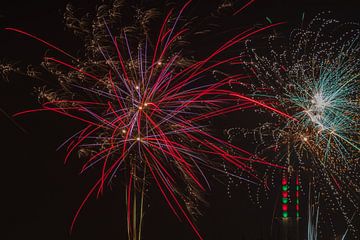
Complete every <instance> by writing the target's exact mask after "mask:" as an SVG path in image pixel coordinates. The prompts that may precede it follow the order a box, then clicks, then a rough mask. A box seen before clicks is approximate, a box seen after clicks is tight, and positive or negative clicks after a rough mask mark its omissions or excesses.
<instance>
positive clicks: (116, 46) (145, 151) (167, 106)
mask: <svg viewBox="0 0 360 240" xmlns="http://www.w3.org/2000/svg"><path fill="white" fill-rule="evenodd" d="M189 4H190V1H189V2H187V3H186V4H185V5H184V6H183V7H182V8H181V9H179V10H178V11H175V10H170V11H169V12H168V13H167V14H166V15H165V16H162V14H161V12H159V11H157V10H156V9H153V8H151V9H139V8H136V7H129V5H128V4H125V2H124V1H114V2H113V3H112V4H111V5H105V4H104V5H101V6H99V7H98V9H97V12H96V15H95V16H94V17H90V16H87V17H80V18H78V17H76V14H75V10H74V8H73V7H72V6H70V5H69V6H68V7H67V11H66V13H65V21H66V24H67V26H68V28H69V29H70V30H72V31H73V32H74V33H75V34H76V35H78V36H80V37H82V39H83V40H84V44H85V47H84V53H83V56H82V57H74V56H72V55H71V54H69V53H67V52H65V51H64V50H62V49H60V48H58V47H56V46H55V45H53V44H51V43H48V42H46V41H45V40H43V39H41V38H39V37H36V36H34V35H32V34H30V33H27V32H25V31H22V30H20V29H15V28H7V30H9V31H15V32H18V33H21V34H24V35H27V36H29V37H31V38H34V39H36V40H38V41H40V42H42V43H43V44H45V45H47V46H48V47H50V48H51V49H53V50H56V51H57V52H60V53H62V54H63V55H64V56H63V57H67V59H66V60H61V59H60V58H55V57H50V56H46V57H45V60H44V63H43V66H44V68H45V70H46V71H45V72H46V74H47V75H50V76H51V77H52V78H54V77H55V83H54V82H52V83H51V84H49V85H50V86H51V88H46V87H40V88H38V93H39V99H40V100H41V102H42V107H41V109H34V110H28V111H24V112H21V113H17V114H15V115H16V116H18V115H22V114H25V113H30V112H38V111H52V112H55V113H57V114H60V115H64V116H67V117H70V118H73V119H76V120H78V121H80V122H82V123H83V124H84V128H83V129H82V130H80V131H78V132H76V133H75V134H74V135H73V136H72V137H70V138H69V139H68V140H67V141H66V142H65V143H64V144H63V145H62V146H66V148H67V154H66V157H65V162H66V161H67V160H68V159H69V158H70V156H71V154H72V153H74V152H75V151H78V153H79V155H80V156H82V157H84V158H85V159H86V160H85V161H84V164H83V167H82V170H81V172H83V171H85V170H87V169H89V168H92V167H93V166H96V165H97V166H98V167H99V169H100V173H99V179H98V181H97V182H96V183H95V184H94V186H93V187H92V188H91V190H90V191H89V193H88V195H87V196H86V197H85V199H84V201H83V202H82V203H81V205H80V208H79V210H78V211H77V212H76V215H75V218H74V221H73V223H72V226H71V228H73V225H74V223H75V220H76V219H77V217H78V215H79V213H80V210H81V209H82V208H83V206H84V204H85V203H86V201H87V200H88V199H89V198H90V196H92V195H100V194H102V192H103V190H104V186H105V185H106V184H110V183H111V182H112V180H113V178H114V177H115V176H117V178H122V179H123V182H124V183H125V196H126V203H127V225H128V236H129V239H141V224H142V218H143V210H144V195H145V191H147V189H148V188H149V187H150V186H151V185H152V183H154V184H155V185H156V186H157V188H158V190H159V191H160V192H161V194H162V196H163V197H164V199H165V201H166V202H167V204H168V206H169V207H170V209H171V210H172V211H173V213H174V214H175V215H176V216H177V217H178V218H179V219H181V218H185V219H186V220H187V222H188V223H189V225H190V226H191V227H192V229H193V230H194V231H195V233H196V234H197V236H198V237H199V238H201V236H200V234H199V232H198V230H197V228H196V227H195V225H194V223H193V221H194V219H195V218H196V216H198V215H199V214H200V212H199V209H198V207H199V203H201V202H202V201H203V200H202V193H203V192H204V191H205V189H206V188H207V185H209V184H208V181H207V179H206V177H205V175H206V171H207V169H212V170H217V171H220V172H221V171H222V170H220V169H221V167H219V166H222V163H223V161H225V162H226V163H228V164H230V165H232V166H236V167H237V168H239V169H241V170H243V171H244V172H247V173H248V176H249V177H255V178H256V176H255V175H254V173H253V172H252V170H253V169H252V167H249V164H248V163H249V162H258V163H262V164H267V163H266V162H264V161H263V160H260V159H255V158H254V157H252V155H251V154H250V153H249V152H247V151H245V150H243V149H241V148H238V147H235V146H233V145H231V144H229V143H227V142H226V141H223V140H221V139H219V138H217V137H215V136H213V135H212V134H210V133H209V131H208V127H207V125H208V122H207V121H208V119H209V118H212V117H214V116H218V115H222V114H225V113H228V112H232V111H236V110H238V109H240V108H249V107H253V106H255V105H259V104H260V105H261V104H262V103H260V102H258V101H256V100H253V99H251V98H248V97H246V96H242V95H239V94H237V93H234V92H232V91H230V90H229V89H227V87H226V86H227V85H228V83H229V82H236V81H239V80H241V79H246V78H247V76H246V75H243V74H237V75H232V76H227V77H224V78H223V79H221V80H219V81H214V80H213V79H212V76H211V74H209V73H211V71H213V70H214V69H215V68H218V67H219V66H221V65H224V64H229V63H232V62H235V61H239V60H240V58H241V57H239V56H235V57H231V58H225V59H221V58H220V59H219V57H218V56H219V55H220V53H222V52H224V51H226V50H227V49H229V48H230V47H232V46H233V45H235V44H237V43H239V42H241V41H243V40H244V39H247V38H248V37H250V36H252V35H254V34H256V33H258V32H261V31H263V30H265V29H267V28H270V27H273V26H275V25H277V24H273V25H269V26H266V27H264V28H261V29H248V30H246V31H244V32H241V33H240V34H237V35H236V36H234V37H233V38H232V39H230V40H229V41H227V42H225V43H224V44H222V45H221V46H220V47H219V48H218V49H216V51H214V52H212V53H211V54H210V55H209V56H208V57H206V58H204V59H202V60H200V61H195V60H191V59H189V58H187V57H185V56H184V52H183V51H184V48H183V46H184V45H186V43H187V42H186V41H185V40H184V39H185V36H186V35H187V34H188V32H190V30H191V29H190V23H189V22H186V21H185V20H184V18H183V17H182V14H183V12H184V11H185V10H186V8H187V7H188V5H189ZM124 9H125V10H126V11H127V12H128V13H130V12H133V13H134V14H132V15H131V14H127V15H124V14H122V13H123V12H125V10H124ZM159 19H162V23H161V24H160V26H161V27H160V28H159V29H157V31H156V32H157V34H154V30H153V25H157V24H156V23H157V21H159ZM120 22H121V23H123V24H120V25H119V23H120ZM34 73H35V75H36V77H37V78H41V77H40V76H39V75H41V74H40V73H38V72H36V71H35V72H34ZM28 75H29V74H28ZM32 77H34V76H32ZM228 149H231V153H229V152H230V151H228ZM209 159H212V160H211V161H209ZM273 166H275V165H273Z"/></svg>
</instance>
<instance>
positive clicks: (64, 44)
mask: <svg viewBox="0 0 360 240" xmlns="http://www.w3.org/2000/svg"><path fill="white" fill-rule="evenodd" d="M67 2H68V1H67V0H66V1H63V0H61V1H59V0H52V1H50V0H36V1H19V0H11V1H9V0H6V1H2V3H1V5H0V26H1V27H19V28H21V29H24V30H26V31H28V32H31V33H33V34H35V35H38V36H41V37H42V38H44V39H46V40H47V41H49V42H51V43H55V45H57V46H60V47H61V48H64V49H67V50H68V51H69V52H72V51H73V52H74V51H76V48H77V45H76V44H77V39H75V38H74V37H73V36H72V35H71V34H70V33H69V32H66V31H65V30H64V24H63V18H62V12H63V10H64V8H65V5H66V3H67ZM72 2H73V3H75V4H76V5H77V6H84V8H89V7H90V9H91V7H92V6H95V4H96V1H93V0H92V1H90V0H89V1H72ZM145 2H146V1H145ZM149 2H150V1H149ZM239 2H240V5H241V1H239ZM243 2H245V1H243ZM207 4H208V1H206V0H203V1H197V0H195V1H194V8H196V10H195V11H201V9H202V7H203V6H206V5H207ZM324 10H331V11H333V14H334V16H335V17H338V18H341V19H344V20H346V21H351V20H355V21H359V20H360V19H359V11H360V1H344V0H338V1H335V0H298V1H295V0H258V1H256V3H255V4H253V5H252V6H250V7H249V8H248V9H247V10H246V11H245V12H244V13H243V14H242V15H241V16H239V18H238V21H239V22H233V24H234V25H236V24H238V25H240V26H243V27H246V26H252V25H253V24H256V23H264V21H265V17H269V18H271V19H272V20H273V21H274V22H276V21H286V22H287V23H288V24H287V26H282V27H280V28H278V30H279V31H282V32H284V33H285V34H286V30H287V29H288V28H291V26H293V25H297V24H299V22H300V20H301V16H302V13H303V12H306V16H311V17H312V16H314V15H315V14H317V13H319V12H321V11H324ZM223 37H224V39H226V36H225V35H224V36H223ZM45 50H46V48H45V47H44V46H43V45H42V44H40V43H38V42H36V41H34V40H31V39H29V38H26V37H23V36H20V35H18V34H16V33H13V32H5V31H3V30H0V53H1V58H0V61H9V62H13V63H20V62H22V63H25V64H33V65H36V64H39V63H40V62H41V59H42V57H43V54H44V51H45ZM33 86H34V84H33V82H32V81H31V80H29V79H27V78H25V77H19V76H16V77H14V78H13V79H11V81H9V82H8V81H6V80H5V81H4V80H2V81H0V110H1V112H0V121H1V124H0V134H1V135H0V136H1V137H0V139H1V145H0V149H1V152H0V153H1V155H0V159H1V162H0V164H1V179H2V181H1V182H2V184H1V185H2V188H1V196H2V197H1V199H2V200H3V201H2V204H1V207H2V208H3V209H2V211H1V214H2V219H3V220H5V225H3V226H4V227H5V231H2V232H1V233H0V236H1V237H0V238H1V239H9V240H10V239H14V240H15V239H16V240H20V239H39V240H42V239H44V240H45V239H54V240H56V239H73V240H76V239H87V240H93V239H109V240H110V239H126V222H125V206H124V195H123V192H122V188H121V187H120V186H119V189H117V186H118V185H115V187H114V188H113V189H112V190H108V191H107V192H106V193H105V194H104V195H103V196H102V197H101V198H99V199H97V200H95V199H91V200H90V201H89V202H88V204H87V205H86V207H85V208H84V210H83V211H82V213H81V215H80V217H79V219H78V222H77V225H76V228H75V231H74V232H73V234H72V235H70V234H69V226H70V223H71V220H72V218H73V214H74V213H75V211H76V209H77V207H78V205H79V204H80V202H81V200H82V199H83V197H84V196H85V194H86V193H87V191H88V190H89V188H90V186H91V183H92V182H93V180H94V178H93V177H92V176H91V174H85V176H79V174H78V169H79V166H80V163H79V161H77V158H76V157H75V156H74V157H72V159H71V162H70V164H69V165H66V166H64V164H63V158H64V156H65V153H64V151H58V152H57V151H55V150H56V148H57V147H58V146H59V144H60V143H62V141H63V140H65V139H66V137H68V136H70V134H71V133H73V131H74V130H76V129H77V128H76V127H77V126H76V124H75V123H73V122H71V121H70V120H68V119H64V118H61V117H60V118H59V117H58V116H57V115H54V114H49V113H40V114H30V115H27V116H26V117H21V118H17V119H16V120H14V119H12V118H11V117H9V115H10V116H11V115H12V114H13V113H16V112H18V111H21V110H24V109H29V108H36V106H37V99H36V96H35V95H34V94H33V91H32V89H33ZM250 117H251V115H246V114H245V115H242V116H241V117H239V119H238V121H237V123H236V124H237V125H240V124H242V123H243V124H247V122H250V121H251V120H252V119H251V118H250ZM223 124H224V125H222V126H219V128H221V127H223V126H226V127H230V126H237V125H236V124H235V123H234V121H228V122H227V121H225V122H223ZM244 145H245V146H246V143H244ZM225 185H226V184H225ZM274 195H276V194H274ZM150 197H151V199H149V201H148V202H149V203H150V207H149V208H147V210H146V216H145V219H144V239H157V240H163V239H164V240H165V239H174V240H185V239H186V240H187V239H189V240H190V239H195V237H194V234H193V232H192V231H191V229H190V228H189V227H188V226H187V224H186V223H179V222H178V221H177V219H176V217H174V216H173V215H172V213H171V211H169V209H168V208H167V207H164V206H165V204H166V203H165V201H164V200H163V199H162V197H161V196H160V194H157V195H156V194H155V195H154V196H150ZM207 201H208V202H209V207H207V208H204V209H203V216H202V217H201V218H199V221H198V226H199V228H200V232H201V233H202V234H203V236H204V237H205V239H214V240H215V239H216V240H217V239H272V238H271V237H270V226H271V220H272V213H273V209H274V205H275V198H270V199H269V200H268V203H266V204H265V208H263V209H259V207H258V206H257V205H256V204H253V203H252V202H251V201H250V200H249V198H248V190H247V188H246V186H245V185H241V184H240V185H239V186H237V187H236V186H233V187H232V190H231V198H230V197H229V195H228V194H227V193H226V186H224V185H222V184H219V183H217V182H216V181H213V190H212V191H211V192H210V193H209V195H208V196H207ZM305 206H306V205H305ZM303 224H305V220H304V221H303ZM274 228H276V224H275V225H274Z"/></svg>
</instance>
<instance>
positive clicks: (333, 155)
mask: <svg viewBox="0 0 360 240" xmlns="http://www.w3.org/2000/svg"><path fill="white" fill-rule="evenodd" d="M281 40H282V39H279V38H277V37H270V39H269V45H270V48H271V49H270V51H269V52H268V55H266V54H265V53H262V54H260V53H258V52H257V51H256V50H255V49H254V48H253V47H252V46H251V42H250V41H249V42H248V52H249V56H250V58H249V59H248V61H245V62H246V64H247V67H248V70H250V72H251V73H252V74H254V75H255V76H256V78H257V81H256V83H254V84H252V85H250V87H249V90H251V91H252V97H253V98H254V99H256V100H258V101H267V102H268V105H269V106H274V107H276V109H278V110H279V111H282V112H284V113H286V114H287V115H290V116H291V118H287V117H284V115H281V114H278V113H277V112H276V111H271V108H262V113H265V111H264V110H268V112H269V113H271V116H272V119H270V120H264V121H262V122H261V123H260V125H259V127H257V128H255V129H249V130H247V129H243V128H232V129H229V130H228V134H229V138H230V139H232V140H233V139H235V138H236V137H237V136H238V135H243V136H244V135H245V136H246V137H247V138H252V139H255V141H256V143H257V144H258V147H257V151H258V155H259V156H267V159H268V160H271V159H272V160H273V162H275V163H277V164H279V165H283V166H289V168H288V169H289V172H290V174H292V173H293V172H296V173H298V174H300V177H301V178H303V182H305V183H306V182H307V181H309V182H311V184H312V185H314V187H313V191H315V192H316V193H315V194H314V195H316V194H318V193H320V194H321V198H322V199H324V202H325V205H324V206H322V208H321V210H320V212H325V211H328V210H329V209H338V211H339V212H341V213H342V214H343V216H344V219H345V222H346V224H348V226H349V229H350V230H349V231H350V232H352V233H353V235H356V234H357V233H354V232H356V231H357V229H356V227H355V226H354V225H353V224H352V222H351V217H350V216H351V215H352V211H357V209H359V201H358V194H359V192H360V185H359V184H357V182H359V174H357V173H356V171H358V169H359V163H358V160H359V144H360V142H359V140H360V135H359V134H360V129H359V124H358V122H359V109H360V108H359V107H360V105H359V95H360V93H359V90H360V88H359V87H360V85H359V83H360V82H359V77H360V60H359V56H360V42H359V41H360V29H359V25H358V24H356V23H346V24H341V23H339V22H338V21H336V20H333V19H331V18H329V17H327V16H326V17H325V16H324V14H320V15H318V16H317V17H315V18H314V20H313V21H311V23H310V24H308V26H307V27H304V28H301V29H295V30H294V31H292V32H291V34H290V39H289V42H285V41H281ZM274 43H275V44H274ZM266 114H267V113H266ZM261 116H264V115H261ZM354 169H356V170H355V171H354ZM275 173H277V171H274V169H270V168H269V169H267V170H265V172H264V176H265V177H266V178H267V179H268V178H270V179H271V181H270V182H271V183H273V184H275V182H276V178H277V177H276V176H278V174H275ZM263 190H264V191H266V188H265V187H264V188H263ZM260 192H263V191H260ZM260 195H261V194H260ZM260 195H257V196H256V199H257V202H258V203H259V204H261V203H260V202H261V200H260V198H261V196H260ZM334 212H336V211H334ZM320 215H321V213H320ZM321 224H325V223H323V222H322V223H321ZM334 231H335V230H334Z"/></svg>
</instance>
